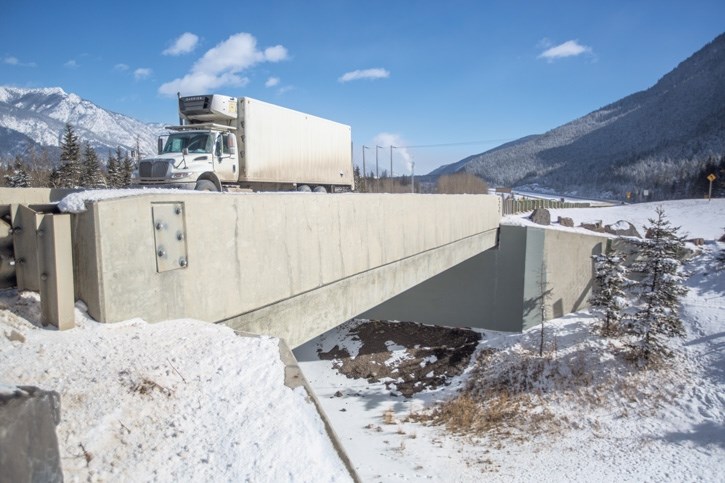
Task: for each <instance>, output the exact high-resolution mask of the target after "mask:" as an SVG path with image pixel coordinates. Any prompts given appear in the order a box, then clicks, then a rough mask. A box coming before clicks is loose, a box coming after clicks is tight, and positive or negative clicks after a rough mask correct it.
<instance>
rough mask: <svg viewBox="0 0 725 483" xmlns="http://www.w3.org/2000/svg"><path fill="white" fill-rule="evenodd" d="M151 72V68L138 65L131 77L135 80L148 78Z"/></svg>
mask: <svg viewBox="0 0 725 483" xmlns="http://www.w3.org/2000/svg"><path fill="white" fill-rule="evenodd" d="M152 73H153V71H152V70H151V69H149V68H148V67H140V68H138V69H136V70H135V71H133V77H134V78H135V79H136V80H141V79H148V78H149V77H151V74H152Z"/></svg>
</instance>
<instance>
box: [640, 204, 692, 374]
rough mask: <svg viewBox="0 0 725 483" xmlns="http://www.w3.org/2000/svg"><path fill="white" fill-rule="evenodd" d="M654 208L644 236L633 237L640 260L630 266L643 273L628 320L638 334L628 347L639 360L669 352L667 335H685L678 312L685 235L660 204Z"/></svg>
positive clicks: (682, 281) (683, 293) (682, 279)
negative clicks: (634, 308) (638, 303)
mask: <svg viewBox="0 0 725 483" xmlns="http://www.w3.org/2000/svg"><path fill="white" fill-rule="evenodd" d="M655 212H656V213H657V218H654V219H653V218H650V219H649V223H650V225H649V226H645V230H646V231H647V233H648V239H645V240H634V243H635V245H637V246H639V248H640V252H639V257H640V260H638V261H637V262H636V263H634V264H633V266H632V269H633V270H637V271H639V272H641V273H643V274H644V276H645V277H644V280H642V282H641V283H640V288H641V290H642V293H641V296H640V300H641V302H642V303H643V307H642V308H641V309H640V310H639V311H638V312H637V313H636V314H635V315H634V318H633V319H632V321H631V328H632V331H633V332H634V334H635V335H637V336H638V338H639V340H638V342H637V343H636V344H634V345H633V346H632V349H633V350H634V355H635V357H636V358H637V359H640V360H641V361H643V362H648V361H649V360H650V359H651V358H652V357H653V356H655V357H656V356H659V355H665V356H666V355H670V354H671V352H670V351H669V350H668V348H667V338H671V337H675V336H684V335H685V328H684V326H683V323H682V319H680V314H679V304H680V297H682V296H683V295H685V294H686V293H687V287H685V286H684V280H685V277H684V275H683V273H682V272H683V270H682V259H683V256H684V253H685V246H684V238H685V237H684V236H680V235H679V234H678V231H679V227H673V226H671V225H670V222H669V220H667V217H666V215H665V210H664V208H662V207H661V206H660V207H658V208H657V209H656V211H655Z"/></svg>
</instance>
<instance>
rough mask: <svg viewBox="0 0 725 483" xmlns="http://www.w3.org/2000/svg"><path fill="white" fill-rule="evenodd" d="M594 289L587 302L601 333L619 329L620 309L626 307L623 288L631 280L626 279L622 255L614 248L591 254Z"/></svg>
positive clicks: (608, 334) (606, 334)
mask: <svg viewBox="0 0 725 483" xmlns="http://www.w3.org/2000/svg"><path fill="white" fill-rule="evenodd" d="M592 258H593V259H594V271H595V276H594V289H593V290H592V296H591V298H590V299H589V303H590V304H591V307H592V312H594V313H595V314H597V315H598V316H599V318H600V320H601V321H602V322H603V324H602V334H603V335H605V336H610V335H613V334H615V333H617V332H618V331H619V323H620V321H621V320H622V310H624V309H625V308H626V307H627V298H626V294H625V292H624V289H625V288H626V287H627V286H629V285H630V284H631V283H632V282H630V281H629V280H628V279H627V268H626V267H625V266H624V257H623V256H621V255H620V254H618V253H617V252H616V251H614V250H610V251H608V252H607V253H606V254H603V255H593V256H592Z"/></svg>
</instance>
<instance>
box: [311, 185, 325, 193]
mask: <svg viewBox="0 0 725 483" xmlns="http://www.w3.org/2000/svg"><path fill="white" fill-rule="evenodd" d="M312 191H313V192H314V193H327V189H326V188H325V187H324V186H315V189H313V190H312Z"/></svg>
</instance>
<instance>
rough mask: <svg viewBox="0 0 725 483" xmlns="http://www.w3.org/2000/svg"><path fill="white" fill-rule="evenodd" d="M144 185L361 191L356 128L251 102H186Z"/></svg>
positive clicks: (143, 169) (213, 98)
mask: <svg viewBox="0 0 725 483" xmlns="http://www.w3.org/2000/svg"><path fill="white" fill-rule="evenodd" d="M179 122H180V125H178V126H166V129H168V130H169V133H168V134H165V135H163V136H161V137H159V140H158V141H159V142H158V155H157V156H155V157H153V158H146V159H142V160H141V161H140V162H139V166H138V182H139V183H140V184H141V185H142V186H156V187H158V186H165V187H173V188H187V189H196V190H206V191H226V190H235V189H251V190H254V191H290V190H298V191H315V192H337V191H349V190H352V189H354V176H353V167H352V139H351V133H350V126H346V125H344V124H339V123H336V122H333V121H328V120H327V119H322V118H319V117H315V116H311V115H309V114H304V113H302V112H297V111H293V110H291V109H287V108H284V107H280V106H275V105H273V104H268V103H266V102H262V101H258V100H255V99H250V98H249V97H240V98H236V97H229V96H222V95H218V94H211V95H204V96H190V97H179Z"/></svg>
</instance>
